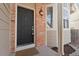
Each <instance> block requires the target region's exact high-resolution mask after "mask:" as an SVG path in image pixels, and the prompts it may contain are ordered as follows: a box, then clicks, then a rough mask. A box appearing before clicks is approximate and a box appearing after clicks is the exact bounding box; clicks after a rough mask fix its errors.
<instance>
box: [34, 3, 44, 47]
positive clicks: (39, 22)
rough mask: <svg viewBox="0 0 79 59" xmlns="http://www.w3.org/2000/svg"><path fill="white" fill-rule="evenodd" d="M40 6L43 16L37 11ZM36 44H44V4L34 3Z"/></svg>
mask: <svg viewBox="0 0 79 59" xmlns="http://www.w3.org/2000/svg"><path fill="white" fill-rule="evenodd" d="M41 7H42V10H43V16H40V14H39V11H40V9H41ZM35 11H36V25H35V26H36V45H37V46H41V45H44V44H45V5H44V4H36V9H35Z"/></svg>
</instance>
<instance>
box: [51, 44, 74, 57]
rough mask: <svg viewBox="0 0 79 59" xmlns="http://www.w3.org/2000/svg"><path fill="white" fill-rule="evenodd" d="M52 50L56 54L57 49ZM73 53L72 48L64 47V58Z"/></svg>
mask: <svg viewBox="0 0 79 59" xmlns="http://www.w3.org/2000/svg"><path fill="white" fill-rule="evenodd" d="M52 50H54V51H56V52H58V48H57V47H53V48H52ZM73 52H75V49H74V48H72V47H71V46H70V45H68V44H66V45H64V56H69V54H72V53H73Z"/></svg>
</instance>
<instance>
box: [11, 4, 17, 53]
mask: <svg viewBox="0 0 79 59" xmlns="http://www.w3.org/2000/svg"><path fill="white" fill-rule="evenodd" d="M15 12H16V5H15V4H10V13H11V20H10V51H11V52H15V49H16V40H15V16H16V13H15Z"/></svg>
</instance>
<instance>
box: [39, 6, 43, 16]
mask: <svg viewBox="0 0 79 59" xmlns="http://www.w3.org/2000/svg"><path fill="white" fill-rule="evenodd" d="M39 14H40V15H41V16H43V10H42V7H41V9H40V11H39Z"/></svg>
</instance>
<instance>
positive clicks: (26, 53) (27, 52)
mask: <svg viewBox="0 0 79 59" xmlns="http://www.w3.org/2000/svg"><path fill="white" fill-rule="evenodd" d="M36 54H38V50H37V49H36V48H30V49H25V50H21V51H17V52H16V54H15V55H16V56H33V55H36Z"/></svg>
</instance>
